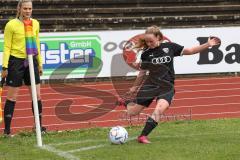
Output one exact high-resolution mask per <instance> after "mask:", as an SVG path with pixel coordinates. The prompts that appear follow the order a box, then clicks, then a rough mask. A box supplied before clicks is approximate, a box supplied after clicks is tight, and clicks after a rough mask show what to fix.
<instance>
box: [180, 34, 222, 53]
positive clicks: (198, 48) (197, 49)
mask: <svg viewBox="0 0 240 160" xmlns="http://www.w3.org/2000/svg"><path fill="white" fill-rule="evenodd" d="M220 43H221V40H220V39H219V38H217V37H209V38H208V41H207V42H206V43H204V44H202V45H199V46H195V47H191V48H184V49H183V55H192V54H196V53H199V52H202V51H203V50H205V49H208V48H209V47H212V46H215V45H219V44H220Z"/></svg>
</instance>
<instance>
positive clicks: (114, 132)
mask: <svg viewBox="0 0 240 160" xmlns="http://www.w3.org/2000/svg"><path fill="white" fill-rule="evenodd" d="M127 139H128V132H127V130H126V129H125V128H123V127H121V126H116V127H113V128H111V130H110V131H109V140H110V141H111V142H112V143H113V144H123V143H125V142H126V141H127Z"/></svg>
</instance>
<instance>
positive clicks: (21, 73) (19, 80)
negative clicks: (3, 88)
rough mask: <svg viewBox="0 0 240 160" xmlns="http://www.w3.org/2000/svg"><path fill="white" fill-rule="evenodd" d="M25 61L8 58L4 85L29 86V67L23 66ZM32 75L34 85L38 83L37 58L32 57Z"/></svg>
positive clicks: (12, 57)
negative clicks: (33, 76)
mask: <svg viewBox="0 0 240 160" xmlns="http://www.w3.org/2000/svg"><path fill="white" fill-rule="evenodd" d="M25 64H26V59H24V58H17V57H14V56H10V58H9V62H8V75H7V80H6V83H7V85H8V86H11V87H20V86H22V84H23V81H24V84H25V85H28V86H29V85H31V80H30V73H29V67H28V66H26V65H25ZM33 65H34V73H35V81H36V84H39V83H40V75H39V70H38V61H37V58H36V57H35V56H34V57H33Z"/></svg>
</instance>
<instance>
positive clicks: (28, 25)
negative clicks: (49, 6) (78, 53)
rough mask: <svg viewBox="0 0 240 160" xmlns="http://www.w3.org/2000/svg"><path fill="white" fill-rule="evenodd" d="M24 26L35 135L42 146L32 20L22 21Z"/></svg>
mask: <svg viewBox="0 0 240 160" xmlns="http://www.w3.org/2000/svg"><path fill="white" fill-rule="evenodd" d="M24 28H25V39H26V52H27V55H28V63H29V64H28V65H29V73H30V79H31V91H32V101H33V110H34V119H35V125H36V135H37V145H38V146H39V147H42V146H43V145H42V135H41V128H40V120H39V111H38V103H37V91H36V82H35V73H34V65H33V54H36V53H37V48H36V41H35V40H34V38H33V28H32V20H25V21H24Z"/></svg>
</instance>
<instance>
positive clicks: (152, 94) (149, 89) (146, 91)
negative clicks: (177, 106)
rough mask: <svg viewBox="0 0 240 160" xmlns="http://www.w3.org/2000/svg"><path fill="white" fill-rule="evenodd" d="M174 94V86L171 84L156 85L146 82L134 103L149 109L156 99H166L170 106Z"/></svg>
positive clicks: (164, 82)
mask: <svg viewBox="0 0 240 160" xmlns="http://www.w3.org/2000/svg"><path fill="white" fill-rule="evenodd" d="M174 94H175V90H174V85H173V84H172V83H170V82H167V81H163V82H162V83H159V84H154V83H151V82H149V81H146V82H145V83H144V84H143V85H142V86H141V88H140V89H139V91H138V93H137V96H136V99H135V100H134V103H136V104H139V105H142V106H145V107H148V106H149V105H150V104H151V103H152V101H153V100H154V99H156V100H159V99H164V100H166V101H167V102H168V103H169V105H170V104H171V102H172V100H173V97H174Z"/></svg>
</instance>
